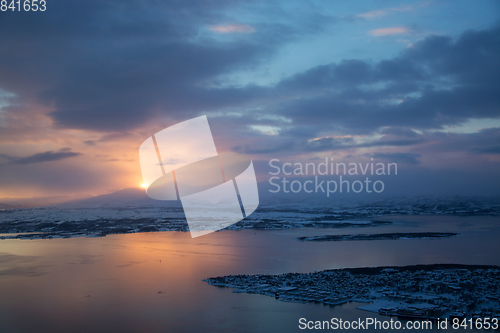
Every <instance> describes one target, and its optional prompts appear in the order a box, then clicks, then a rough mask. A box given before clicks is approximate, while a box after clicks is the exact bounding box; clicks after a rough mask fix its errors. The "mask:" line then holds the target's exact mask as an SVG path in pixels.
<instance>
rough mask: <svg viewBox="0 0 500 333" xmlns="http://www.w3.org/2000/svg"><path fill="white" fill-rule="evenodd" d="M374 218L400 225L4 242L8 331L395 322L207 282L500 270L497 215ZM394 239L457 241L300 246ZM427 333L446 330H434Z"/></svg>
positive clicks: (0, 293)
mask: <svg viewBox="0 0 500 333" xmlns="http://www.w3.org/2000/svg"><path fill="white" fill-rule="evenodd" d="M375 219H379V220H384V221H391V222H393V223H392V224H389V225H380V226H375V227H364V228H345V229H330V228H297V229H287V230H252V229H249V230H223V231H219V232H214V233H211V234H208V235H206V236H202V237H198V238H191V236H190V233H189V232H174V231H166V232H149V233H132V234H116V235H107V236H106V237H76V238H62V239H56V238H54V239H36V240H28V239H24V240H20V239H4V240H0V332H5V333H17V332H40V333H41V332H51V333H53V332H75V333H76V332H120V333H125V332H140V333H147V332H302V331H304V330H303V329H300V327H299V320H300V319H301V318H305V320H307V321H316V320H319V321H329V320H331V319H332V318H337V319H342V320H344V321H345V320H348V321H354V320H359V319H361V320H363V319H366V318H374V319H377V320H380V321H383V320H389V319H390V318H389V317H386V316H381V315H379V314H377V313H373V312H368V311H363V310H359V309H357V307H358V306H360V305H362V304H361V303H356V302H349V303H346V304H343V305H337V306H328V305H322V304H309V303H308V304H300V303H289V302H282V301H279V300H277V299H275V298H273V297H267V296H263V295H258V294H245V293H233V292H232V289H231V288H221V287H215V286H211V285H209V284H208V283H207V282H205V281H203V280H204V279H206V278H209V277H216V276H223V275H231V274H233V275H235V274H281V273H289V272H314V271H320V270H325V269H336V268H347V267H374V266H404V265H415V264H436V263H458V264H487V265H500V246H499V245H498V244H499V240H500V217H495V216H432V215H412V216H383V217H379V218H375ZM372 220H373V219H372ZM392 232H453V233H458V234H459V235H458V236H455V237H450V238H442V239H399V240H363V241H339V242H300V241H298V240H297V237H302V236H318V235H334V234H359V233H363V234H371V233H392ZM449 330H450V331H459V330H453V329H451V328H449ZM358 331H360V330H358ZM365 331H367V332H369V331H375V330H365ZM376 331H380V330H376ZM426 331H427V332H438V331H443V330H442V329H438V328H436V327H434V328H433V329H431V330H426ZM464 331H467V330H464ZM468 331H470V330H468Z"/></svg>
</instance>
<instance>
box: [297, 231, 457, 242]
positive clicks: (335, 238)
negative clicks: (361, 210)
mask: <svg viewBox="0 0 500 333" xmlns="http://www.w3.org/2000/svg"><path fill="white" fill-rule="evenodd" d="M453 236H458V234H457V233H454V232H396V233H387V234H357V235H323V236H307V237H297V239H298V240H299V241H304V242H339V241H359V240H396V239H425V238H430V239H432V238H446V237H453Z"/></svg>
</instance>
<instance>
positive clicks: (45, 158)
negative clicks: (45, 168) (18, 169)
mask: <svg viewBox="0 0 500 333" xmlns="http://www.w3.org/2000/svg"><path fill="white" fill-rule="evenodd" d="M79 155H82V154H81V153H78V152H72V151H69V150H68V149H65V148H63V149H61V150H60V151H57V152H53V151H46V152H43V153H38V154H33V155H30V156H26V157H16V156H10V155H5V154H2V155H0V157H3V158H4V159H6V160H7V161H8V164H14V165H24V164H33V163H41V162H53V161H59V160H63V159H66V158H70V157H75V156H79Z"/></svg>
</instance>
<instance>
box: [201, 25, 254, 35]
mask: <svg viewBox="0 0 500 333" xmlns="http://www.w3.org/2000/svg"><path fill="white" fill-rule="evenodd" d="M209 29H210V30H211V31H214V32H217V33H220V34H228V33H233V32H238V33H244V34H250V33H253V32H255V28H253V27H251V26H249V25H246V24H230V25H217V26H212V27H210V28H209Z"/></svg>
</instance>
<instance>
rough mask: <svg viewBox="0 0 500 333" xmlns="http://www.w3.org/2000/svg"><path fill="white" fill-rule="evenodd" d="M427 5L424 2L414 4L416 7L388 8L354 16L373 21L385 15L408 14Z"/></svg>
mask: <svg viewBox="0 0 500 333" xmlns="http://www.w3.org/2000/svg"><path fill="white" fill-rule="evenodd" d="M428 4H429V3H428V2H424V3H420V4H416V5H406V6H400V7H390V8H384V9H378V10H372V11H369V12H366V13H361V14H358V15H356V16H357V17H361V18H364V19H369V20H373V19H376V18H379V17H382V16H385V15H388V14H389V13H391V12H408V11H412V10H415V9H416V8H418V7H424V6H427V5H428Z"/></svg>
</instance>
